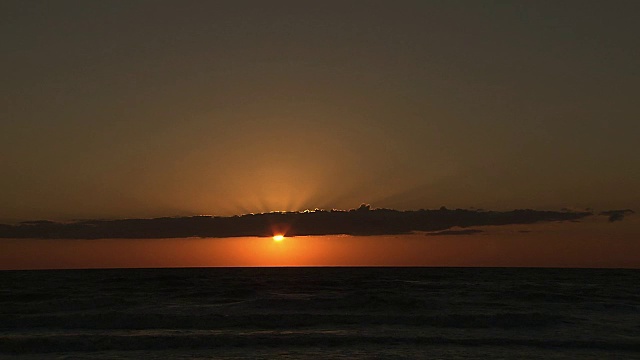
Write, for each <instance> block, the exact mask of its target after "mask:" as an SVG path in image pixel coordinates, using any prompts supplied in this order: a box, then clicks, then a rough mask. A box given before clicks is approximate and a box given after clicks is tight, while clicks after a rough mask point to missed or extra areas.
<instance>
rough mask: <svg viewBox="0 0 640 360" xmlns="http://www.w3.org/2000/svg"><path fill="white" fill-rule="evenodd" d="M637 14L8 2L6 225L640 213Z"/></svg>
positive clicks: (409, 4) (423, 4)
mask: <svg viewBox="0 0 640 360" xmlns="http://www.w3.org/2000/svg"><path fill="white" fill-rule="evenodd" d="M639 13H640V2H637V1H536V2H516V1H513V2H511V1H421V0H420V1H314V2H312V1H226V2H224V1H157V0H154V1H107V0H105V1H8V0H5V1H2V2H1V3H0V17H1V21H0V42H1V43H2V48H3V55H2V57H1V58H0V61H1V62H2V66H1V67H0V71H1V72H2V74H1V79H2V81H1V82H0V91H1V94H2V96H1V97H0V109H2V110H1V111H2V113H1V114H2V115H1V118H0V164H1V167H2V176H0V222H14V221H21V220H33V219H51V220H71V219H91V218H129V217H155V216H175V215H179V216H183V215H194V214H212V215H233V214H243V213H248V212H266V211H274V210H303V209H306V208H311V209H313V208H325V209H331V208H339V209H347V208H353V207H357V206H358V205H359V204H360V203H362V202H367V203H370V204H372V205H373V206H374V207H388V208H394V209H419V208H438V207H440V206H441V205H446V206H447V207H450V208H456V207H461V208H470V207H476V208H488V209H513V208H536V209H560V208H564V207H566V208H572V209H584V208H595V209H598V210H607V209H622V208H631V209H636V210H637V209H639V208H640V206H638V205H640V191H639V190H638V187H639V185H640V152H639V151H638V150H637V144H638V139H639V138H640V107H639V105H638V88H639V85H640V72H639V71H638V59H640V22H638V21H637V17H638V14H639ZM609 225H610V224H603V225H602V226H609ZM621 226H622V225H621ZM630 226H631V225H629V224H626V225H624V228H625V229H627V230H624V231H626V232H624V234H631V233H632V234H633V235H632V236H631V235H627V237H625V239H627V240H629V239H631V238H633V240H638V238H637V236H638V234H640V231H635V230H634V231H631V230H628V229H630ZM635 226H637V223H636V225H635ZM633 229H636V227H633ZM607 231H608V230H607ZM612 231H613V230H612ZM629 231H631V232H629ZM34 246H35V245H34Z"/></svg>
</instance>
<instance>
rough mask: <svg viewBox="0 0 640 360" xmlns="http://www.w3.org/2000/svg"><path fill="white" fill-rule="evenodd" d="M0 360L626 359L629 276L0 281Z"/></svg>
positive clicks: (532, 272) (246, 271)
mask: <svg viewBox="0 0 640 360" xmlns="http://www.w3.org/2000/svg"><path fill="white" fill-rule="evenodd" d="M0 358H1V359H212V358H215V359H273V358H281V359H354V358H360V359H479V358H482V359H542V358H544V359H605V358H608V359H640V270H613V269H527V268H330V267H329V268H184V269H117V270H39V271H2V272H0Z"/></svg>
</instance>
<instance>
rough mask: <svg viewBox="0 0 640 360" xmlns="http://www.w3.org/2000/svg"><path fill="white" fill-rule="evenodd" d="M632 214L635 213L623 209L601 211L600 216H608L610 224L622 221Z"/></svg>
mask: <svg viewBox="0 0 640 360" xmlns="http://www.w3.org/2000/svg"><path fill="white" fill-rule="evenodd" d="M633 213H635V212H634V211H633V210H631V209H623V210H608V211H603V212H601V213H600V215H605V216H608V217H609V221H610V222H615V221H622V220H623V219H624V217H625V216H627V215H631V214H633Z"/></svg>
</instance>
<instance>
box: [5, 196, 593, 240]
mask: <svg viewBox="0 0 640 360" xmlns="http://www.w3.org/2000/svg"><path fill="white" fill-rule="evenodd" d="M590 215H593V213H591V212H580V211H540V210H530V209H526V210H511V211H485V210H465V209H455V210H450V209H447V208H444V207H442V208H440V209H438V210H423V209H421V210H416V211H413V210H412V211H399V210H392V209H371V207H370V206H369V205H364V204H363V205H361V206H360V207H359V208H358V209H352V210H346V211H345V210H330V211H327V210H315V211H304V212H274V213H263V214H246V215H240V216H230V217H217V216H193V217H163V218H155V219H122V220H86V221H77V222H71V223H60V222H51V221H29V222H23V223H20V224H17V225H0V238H42V239H104V238H110V239H115V238H120V239H123V238H126V239H143V238H145V239H150V238H181V237H212V238H224V237H245V236H259V237H268V236H273V235H274V234H285V235H286V236H304V235H396V234H408V233H412V232H441V233H440V234H441V235H444V234H446V233H442V232H443V231H446V230H449V229H451V228H453V227H461V228H468V227H472V226H486V225H496V226H497V225H512V224H533V223H539V222H550V221H576V220H580V219H582V218H585V217H587V216H590ZM457 231H459V230H457ZM465 232H466V233H467V234H469V231H468V230H467V231H465Z"/></svg>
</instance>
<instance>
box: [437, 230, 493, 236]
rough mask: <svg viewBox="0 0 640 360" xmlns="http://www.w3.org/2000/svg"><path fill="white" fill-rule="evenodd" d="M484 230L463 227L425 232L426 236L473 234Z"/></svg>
mask: <svg viewBox="0 0 640 360" xmlns="http://www.w3.org/2000/svg"><path fill="white" fill-rule="evenodd" d="M482 232H484V231H483V230H478V229H464V230H443V231H436V232H430V233H427V234H426V235H427V236H441V235H473V234H478V233H482Z"/></svg>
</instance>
